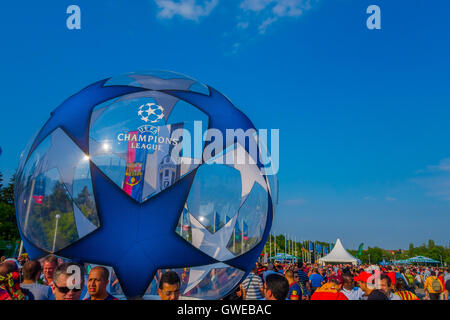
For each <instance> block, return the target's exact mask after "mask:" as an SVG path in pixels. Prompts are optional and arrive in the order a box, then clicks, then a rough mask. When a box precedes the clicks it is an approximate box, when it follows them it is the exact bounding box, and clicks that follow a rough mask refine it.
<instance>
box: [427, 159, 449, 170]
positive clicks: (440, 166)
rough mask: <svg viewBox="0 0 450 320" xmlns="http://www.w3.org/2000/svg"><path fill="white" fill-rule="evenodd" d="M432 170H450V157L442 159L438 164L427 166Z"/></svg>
mask: <svg viewBox="0 0 450 320" xmlns="http://www.w3.org/2000/svg"><path fill="white" fill-rule="evenodd" d="M427 168H428V170H429V171H431V172H435V171H450V158H445V159H442V160H441V161H440V162H439V164H438V165H437V166H427Z"/></svg>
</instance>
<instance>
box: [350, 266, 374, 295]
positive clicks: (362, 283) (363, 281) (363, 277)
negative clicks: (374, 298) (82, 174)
mask: <svg viewBox="0 0 450 320" xmlns="http://www.w3.org/2000/svg"><path fill="white" fill-rule="evenodd" d="M371 277H372V275H371V274H370V273H368V272H366V271H362V272H360V273H359V275H357V276H356V277H355V278H354V280H355V282H356V283H357V284H358V287H360V288H361V290H362V291H363V292H364V295H363V296H362V300H367V298H368V297H369V295H370V294H371V293H372V291H373V289H374V287H373V286H369V284H368V281H369V279H370V278H371Z"/></svg>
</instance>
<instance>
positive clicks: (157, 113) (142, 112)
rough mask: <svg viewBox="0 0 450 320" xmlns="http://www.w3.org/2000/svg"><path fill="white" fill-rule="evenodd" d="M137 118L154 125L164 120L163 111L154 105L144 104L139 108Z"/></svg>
mask: <svg viewBox="0 0 450 320" xmlns="http://www.w3.org/2000/svg"><path fill="white" fill-rule="evenodd" d="M138 116H139V117H140V118H141V120H143V121H145V122H150V123H155V122H158V121H160V120H161V119H162V118H164V109H163V107H161V106H160V105H158V104H156V103H146V104H143V105H142V106H140V107H139V111H138Z"/></svg>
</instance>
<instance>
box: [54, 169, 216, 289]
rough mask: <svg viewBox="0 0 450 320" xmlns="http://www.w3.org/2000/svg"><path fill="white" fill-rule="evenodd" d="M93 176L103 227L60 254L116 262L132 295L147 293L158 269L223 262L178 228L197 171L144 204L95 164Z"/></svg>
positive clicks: (121, 279) (121, 281) (117, 270)
mask: <svg viewBox="0 0 450 320" xmlns="http://www.w3.org/2000/svg"><path fill="white" fill-rule="evenodd" d="M91 175H92V181H93V186H94V192H95V194H96V201H97V207H98V214H99V219H100V227H99V228H98V229H97V230H95V231H93V232H92V233H90V234H89V235H87V236H86V237H85V238H83V239H81V240H79V241H77V242H76V243H74V244H72V245H70V246H68V247H66V248H64V249H62V250H60V251H58V252H56V253H55V254H56V255H61V256H63V257H68V258H71V259H76V260H83V261H86V262H89V263H95V264H101V265H107V266H111V267H113V268H114V271H115V272H116V274H117V276H118V278H119V281H120V283H121V286H122V288H123V290H124V292H125V294H126V296H127V297H136V296H140V295H142V294H143V293H144V292H145V290H146V289H147V288H148V286H149V285H150V283H151V281H152V280H153V278H154V275H155V274H156V271H157V270H158V269H167V268H170V269H172V268H184V267H190V266H194V267H195V266H203V265H209V264H214V263H217V262H218V261H217V260H216V259H214V258H211V257H210V256H208V255H207V254H205V253H203V252H201V251H200V250H198V249H197V248H195V247H194V246H193V245H191V244H190V243H189V242H187V241H185V240H184V239H183V238H182V237H180V236H179V235H178V234H176V232H175V230H176V226H177V225H178V222H179V217H180V214H181V212H182V210H183V207H184V203H185V201H186V196H185V195H187V194H188V191H189V189H190V186H191V184H192V181H193V178H194V176H195V171H193V172H192V173H190V174H189V175H187V176H186V177H185V178H184V179H181V180H180V181H178V182H177V183H175V184H174V185H172V186H171V187H169V188H168V189H166V190H165V191H164V192H162V193H160V194H158V195H156V196H154V197H152V198H151V199H150V200H148V201H146V202H144V203H142V204H141V203H138V202H137V201H135V200H133V199H131V198H130V197H128V196H127V195H126V194H125V193H124V192H123V191H122V190H121V189H120V188H119V187H117V186H116V185H115V184H114V183H113V182H112V181H110V180H109V179H108V178H107V177H106V176H104V174H103V173H101V172H100V170H99V169H98V168H97V167H96V166H95V165H94V164H92V163H91ZM162 244H163V245H162ZM180 253H182V254H180ZM135 261H140V263H139V264H136V263H135Z"/></svg>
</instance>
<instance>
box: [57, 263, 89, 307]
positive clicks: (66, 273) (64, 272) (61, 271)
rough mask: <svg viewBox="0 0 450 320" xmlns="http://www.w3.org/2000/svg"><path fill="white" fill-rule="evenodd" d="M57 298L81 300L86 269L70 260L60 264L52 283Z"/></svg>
mask: <svg viewBox="0 0 450 320" xmlns="http://www.w3.org/2000/svg"><path fill="white" fill-rule="evenodd" d="M51 287H52V292H53V295H54V297H55V300H80V296H81V290H82V289H83V287H84V269H83V267H82V266H80V265H79V264H76V263H73V262H70V263H63V264H61V265H59V266H58V267H57V268H56V270H55V273H54V275H53V282H52V283H51Z"/></svg>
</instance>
